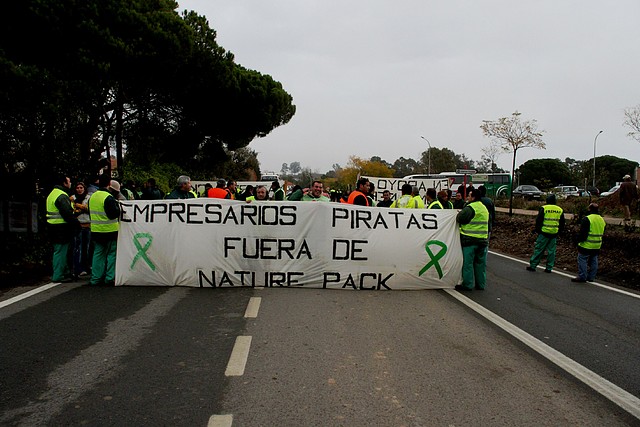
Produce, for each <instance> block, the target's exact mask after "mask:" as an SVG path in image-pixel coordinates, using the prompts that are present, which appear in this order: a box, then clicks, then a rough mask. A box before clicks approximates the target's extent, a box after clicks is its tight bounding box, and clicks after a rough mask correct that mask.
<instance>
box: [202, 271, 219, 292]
mask: <svg viewBox="0 0 640 427" xmlns="http://www.w3.org/2000/svg"><path fill="white" fill-rule="evenodd" d="M203 279H204V281H203ZM204 282H207V284H208V285H209V286H211V287H212V288H215V287H216V272H215V271H212V272H211V280H209V278H208V277H207V275H206V274H204V272H203V271H202V270H198V283H199V285H200V287H201V288H204Z"/></svg>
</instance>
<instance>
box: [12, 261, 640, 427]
mask: <svg viewBox="0 0 640 427" xmlns="http://www.w3.org/2000/svg"><path fill="white" fill-rule="evenodd" d="M256 298H258V299H256ZM463 298H469V299H471V300H475V301H477V302H479V303H481V304H482V305H484V306H486V307H487V308H489V309H490V310H491V311H494V312H495V313H497V314H498V315H499V316H501V317H503V318H504V319H506V320H508V321H509V322H511V323H513V324H515V325H517V326H518V327H520V328H522V329H524V330H526V331H527V332H529V333H530V334H532V335H534V336H536V337H537V338H538V339H540V340H542V341H544V342H545V343H547V344H549V345H551V346H553V347H554V348H556V349H558V350H560V351H561V352H562V353H564V354H565V355H567V356H569V357H571V358H572V359H574V360H576V361H578V362H579V363H581V364H584V365H585V366H586V367H588V368H589V369H592V370H594V371H596V372H597V373H598V374H599V375H601V376H604V377H605V378H606V379H608V380H609V381H612V382H614V383H615V384H617V385H618V386H620V387H622V388H624V389H625V390H627V391H629V392H630V393H632V394H634V395H635V396H638V395H639V394H640V393H639V388H638V387H639V385H640V381H639V376H638V375H639V374H638V367H639V366H640V364H639V363H638V361H639V357H640V356H639V355H640V337H639V331H638V326H639V325H640V322H639V320H640V319H639V318H638V312H639V311H640V310H638V306H639V304H640V301H639V300H638V299H637V298H633V297H630V296H626V295H623V294H616V293H613V292H612V291H609V290H605V289H601V288H597V287H594V286H593V285H575V284H572V283H571V282H570V281H569V279H568V278H566V277H563V276H559V275H554V274H552V275H548V274H544V273H529V272H526V271H525V270H524V264H519V263H516V262H513V261H509V260H506V259H503V258H498V257H495V256H490V263H489V287H488V289H487V290H486V291H484V292H472V293H469V294H464V296H463ZM250 301H251V302H252V305H253V304H255V303H259V309H257V310H256V313H255V317H248V318H247V317H245V314H246V313H247V311H246V310H247V306H248V305H249V303H250ZM253 307H254V308H256V307H257V304H256V305H253ZM238 337H246V338H243V340H244V341H243V342H245V343H248V342H249V341H248V340H250V345H248V346H247V350H248V354H247V358H246V362H242V363H240V366H241V368H242V369H240V370H241V373H240V374H239V375H236V376H227V375H225V372H227V373H228V371H227V369H229V366H230V358H231V359H232V360H233V359H234V357H235V354H236V353H235V352H234V350H233V349H234V344H235V343H236V340H237V338H238ZM0 342H1V343H2V345H1V346H0V369H1V370H2V371H1V372H0V425H29V426H31V425H98V426H101V425H104V426H107V425H109V426H111V425H113V426H120V425H154V426H158V425H171V426H178V425H184V426H206V425H208V424H209V425H212V426H213V425H216V426H223V425H231V424H230V423H232V425H233V426H268V425H278V426H300V425H318V426H334V425H335V426H343V425H344V426H364V425H369V426H370V425H375V426H378V425H379V426H432V425H433V426H440V425H443V426H461V425H482V426H484V425H525V426H526V425H530V426H540V425H554V426H555V425H593V426H601V425H607V426H614V425H640V420H638V419H637V418H634V417H633V416H631V415H629V414H628V413H627V412H625V411H624V410H622V409H620V408H619V407H618V406H616V405H615V404H613V403H612V402H610V401H609V400H607V399H605V398H604V397H602V396H601V395H600V394H598V393H597V392H595V391H594V390H593V389H591V388H589V387H587V386H586V385H584V384H583V383H582V382H580V381H578V380H577V379H575V378H574V377H572V376H571V375H569V374H568V373H566V372H565V371H564V370H562V369H560V368H558V367H557V366H556V365H554V364H553V363H551V362H549V361H548V360H547V359H545V358H543V357H541V356H540V355H539V354H537V353H536V352H534V351H533V350H531V349H530V348H529V347H527V346H525V345H524V344H522V343H521V342H519V341H517V340H515V339H514V338H513V337H512V336H511V335H509V334H508V333H506V332H504V331H503V330H501V329H499V328H497V327H496V326H495V325H493V324H492V323H490V322H489V321H487V320H486V319H484V318H483V317H481V316H480V315H478V314H476V313H475V312H473V311H471V310H470V309H469V308H468V307H467V306H465V305H463V304H461V303H460V302H459V301H457V300H456V299H455V298H453V297H452V295H450V294H449V292H448V291H405V292H402V291H394V292H366V291H347V290H314V289H299V288H296V289H263V290H258V289H209V288H207V289H197V288H196V289H191V288H148V287H145V288H134V287H127V288H90V287H87V286H81V285H71V286H69V285H64V286H58V287H54V288H52V289H49V290H47V291H45V292H42V293H40V294H38V295H35V296H33V297H30V298H28V299H24V300H22V301H19V302H16V303H14V304H11V305H8V306H6V307H2V308H0ZM232 353H233V354H234V357H232ZM243 363H246V364H243Z"/></svg>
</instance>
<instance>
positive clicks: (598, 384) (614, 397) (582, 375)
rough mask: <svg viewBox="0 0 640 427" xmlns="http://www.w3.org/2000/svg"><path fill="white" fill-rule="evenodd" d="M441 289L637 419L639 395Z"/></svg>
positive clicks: (484, 310)
mask: <svg viewBox="0 0 640 427" xmlns="http://www.w3.org/2000/svg"><path fill="white" fill-rule="evenodd" d="M444 291H445V292H447V293H448V294H449V295H451V296H452V297H454V298H455V299H457V300H458V301H460V302H461V303H463V304H464V305H466V306H467V307H469V308H470V309H472V310H473V311H475V312H476V313H478V314H479V315H481V316H482V317H484V318H485V319H487V320H489V321H490V322H491V323H493V324H494V325H496V326H498V327H499V328H501V329H503V330H504V331H506V332H507V333H509V334H510V335H512V336H513V337H515V338H516V339H518V340H520V341H521V342H522V343H524V344H526V345H527V346H529V347H530V348H531V349H533V350H534V351H536V352H538V353H539V354H541V355H542V356H544V357H546V358H547V359H549V360H550V361H551V362H553V363H555V364H556V365H558V366H559V367H560V368H562V369H564V370H565V371H567V372H568V373H569V374H571V375H573V376H574V377H576V378H577V379H579V380H580V381H582V382H583V383H585V384H586V385H588V386H589V387H591V388H592V389H594V390H595V391H597V392H598V393H600V394H601V395H603V396H604V397H606V398H607V399H609V400H610V401H612V402H613V403H615V404H616V405H618V406H620V407H621V408H622V409H624V410H625V411H627V412H629V413H630V414H631V415H633V416H634V417H636V418H638V419H640V399H638V398H637V397H635V396H634V395H632V394H631V393H629V392H627V391H625V390H623V389H622V388H620V387H618V386H617V385H615V384H613V383H612V382H610V381H607V380H606V379H604V378H602V377H601V376H600V375H598V374H596V373H595V372H592V371H590V370H589V369H587V368H585V367H584V366H582V365H581V364H579V363H577V362H576V361H574V360H573V359H570V358H568V357H567V356H565V355H564V354H562V353H560V352H559V351H557V350H555V349H554V348H552V347H550V346H548V345H547V344H545V343H543V342H542V341H540V340H539V339H537V338H535V337H533V336H532V335H529V334H528V333H526V332H525V331H523V330H522V329H520V328H517V327H516V326H514V325H513V324H511V323H509V322H507V321H506V320H504V319H503V318H502V317H500V316H498V315H496V314H495V313H493V312H492V311H489V310H487V309H486V308H484V307H483V306H481V305H480V304H478V303H476V302H474V301H473V300H471V299H469V298H467V297H465V296H462V295H460V293H459V292H458V291H454V290H453V289H444Z"/></svg>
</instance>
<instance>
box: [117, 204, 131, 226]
mask: <svg viewBox="0 0 640 427" xmlns="http://www.w3.org/2000/svg"><path fill="white" fill-rule="evenodd" d="M130 207H131V204H130V203H124V202H120V222H131V218H129V216H128V215H127V209H128V208H130Z"/></svg>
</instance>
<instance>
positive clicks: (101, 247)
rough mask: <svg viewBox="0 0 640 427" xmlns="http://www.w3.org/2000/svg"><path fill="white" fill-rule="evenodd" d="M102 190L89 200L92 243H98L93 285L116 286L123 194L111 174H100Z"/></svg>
mask: <svg viewBox="0 0 640 427" xmlns="http://www.w3.org/2000/svg"><path fill="white" fill-rule="evenodd" d="M99 185H100V189H99V190H98V191H96V192H95V193H93V196H91V198H90V199H89V216H90V218H91V240H92V241H93V242H94V243H95V248H94V251H93V262H92V263H91V280H90V282H89V283H90V284H91V285H96V286H100V285H106V286H113V285H114V284H115V279H116V245H117V241H118V229H119V223H118V218H119V217H120V203H119V202H118V200H117V199H116V198H117V195H118V194H119V192H120V184H119V183H118V181H115V180H111V178H110V177H109V176H108V175H107V174H103V175H100V184H99Z"/></svg>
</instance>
